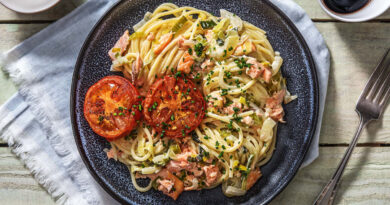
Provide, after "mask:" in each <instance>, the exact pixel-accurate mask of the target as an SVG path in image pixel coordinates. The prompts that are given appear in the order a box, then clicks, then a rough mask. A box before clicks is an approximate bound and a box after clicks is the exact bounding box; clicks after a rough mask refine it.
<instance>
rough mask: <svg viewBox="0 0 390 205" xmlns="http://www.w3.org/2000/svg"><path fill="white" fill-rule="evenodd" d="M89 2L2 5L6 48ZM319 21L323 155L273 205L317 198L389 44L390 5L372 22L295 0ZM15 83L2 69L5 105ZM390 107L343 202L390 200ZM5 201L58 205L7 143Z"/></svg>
mask: <svg viewBox="0 0 390 205" xmlns="http://www.w3.org/2000/svg"><path fill="white" fill-rule="evenodd" d="M81 2H83V0H73V1H62V2H61V3H60V4H59V5H57V6H55V7H54V8H52V9H50V10H48V11H46V12H43V13H40V14H35V15H23V14H16V13H14V12H12V11H9V10H7V9H6V8H4V7H3V6H1V5H0V52H4V51H6V50H8V49H10V48H11V47H13V46H15V45H17V44H18V43H20V42H22V41H23V40H24V39H26V38H28V37H29V36H31V35H33V34H34V33H37V32H38V31H40V30H41V29H43V28H45V27H46V26H47V25H49V24H50V23H52V22H54V21H55V20H57V19H59V18H61V17H62V16H64V15H66V14H67V13H69V12H70V11H72V10H73V9H74V8H76V7H77V6H78V5H80V4H81ZM296 2H297V3H298V4H299V5H301V6H302V7H303V8H304V9H305V10H306V11H307V13H308V14H309V16H310V17H311V18H312V20H313V21H314V22H315V25H316V26H317V28H318V29H319V30H320V32H321V33H322V35H323V36H324V38H325V40H326V42H327V44H328V47H329V49H330V52H331V70H330V76H329V86H328V93H327V100H326V105H325V113H324V119H323V124H322V130H321V138H320V157H319V158H318V159H317V160H316V161H315V162H314V163H313V164H311V165H309V166H308V167H305V168H303V169H301V170H300V171H299V173H298V174H297V175H296V177H295V178H294V179H293V181H292V182H291V183H290V184H289V185H288V187H287V188H286V189H285V190H284V191H283V192H282V193H281V194H280V195H279V196H277V197H276V199H275V200H274V201H273V203H272V204H310V203H311V202H313V200H314V199H315V198H316V196H317V194H318V193H319V192H320V190H321V189H322V187H323V186H324V184H325V183H326V182H327V180H328V179H329V178H330V177H331V175H332V173H333V171H334V170H335V168H336V166H337V164H338V162H339V160H340V159H341V157H342V155H343V154H344V151H345V149H346V147H347V146H348V143H349V142H350V140H351V138H352V135H353V134H354V132H355V130H356V127H357V125H358V117H357V115H356V113H355V111H354V107H355V102H356V100H357V98H358V96H359V94H360V92H361V90H362V89H363V87H364V85H365V82H366V81H367V79H368V77H369V75H370V74H371V72H372V71H373V69H374V66H375V65H376V64H377V62H378V60H379V58H380V56H381V55H382V54H383V53H384V52H385V50H386V49H387V48H389V47H390V11H387V12H386V13H385V14H383V15H382V16H380V17H378V18H377V19H375V20H372V21H370V22H366V23H342V22H338V21H336V20H334V19H331V18H330V17H329V16H327V15H326V14H325V13H324V12H323V11H322V10H321V8H320V6H319V5H318V3H317V1H314V0H296ZM16 90H17V89H16V87H15V86H14V85H13V84H12V83H11V81H10V80H9V79H8V78H7V76H6V74H4V73H2V72H0V105H1V104H2V103H4V102H5V101H6V100H7V99H8V98H10V97H11V96H12V95H13V94H14V93H15V92H16ZM389 155H390V109H387V111H386V112H385V114H384V116H383V118H382V120H380V121H378V122H374V123H372V124H370V125H369V127H368V129H366V130H365V131H364V133H363V135H362V136H361V138H360V141H359V144H358V147H357V148H356V149H355V151H354V154H353V156H352V158H351V160H350V163H349V165H348V167H347V168H346V171H345V174H344V176H343V180H342V184H341V187H340V190H339V192H338V195H337V199H336V203H337V204H368V203H371V204H388V203H389V201H390V158H389V157H388V156H389ZM0 199H1V204H21V205H22V204H23V205H25V204H40V205H43V204H54V201H53V199H52V198H51V197H50V196H49V195H48V194H47V192H46V191H45V190H44V189H43V188H42V187H41V186H40V185H39V183H38V182H37V181H36V180H35V179H34V178H33V176H32V174H30V171H29V170H28V169H26V168H25V167H24V166H23V163H22V162H21V161H20V160H19V159H18V158H17V157H16V156H15V155H14V154H12V153H11V149H10V148H9V147H8V146H7V144H6V143H4V142H0Z"/></svg>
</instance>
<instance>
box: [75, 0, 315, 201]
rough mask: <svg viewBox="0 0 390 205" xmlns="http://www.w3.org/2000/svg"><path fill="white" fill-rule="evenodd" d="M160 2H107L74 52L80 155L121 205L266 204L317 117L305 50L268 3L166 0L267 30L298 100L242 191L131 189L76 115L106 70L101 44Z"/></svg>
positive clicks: (292, 167) (296, 161)
mask: <svg viewBox="0 0 390 205" xmlns="http://www.w3.org/2000/svg"><path fill="white" fill-rule="evenodd" d="M163 2H164V1H160V0H152V1H142V0H132V1H120V2H119V3H117V4H116V5H114V6H113V7H112V8H111V9H110V10H109V11H108V12H107V13H106V14H105V15H104V16H103V17H102V19H100V21H99V22H98V23H97V24H96V26H95V27H94V29H93V30H92V32H91V33H90V35H89V37H88V38H87V40H86V41H85V43H84V46H83V47H82V49H81V52H80V54H79V57H78V60H77V63H76V67H75V71H74V75H73V84H72V91H71V92H72V93H71V106H70V107H71V118H72V125H73V131H74V136H75V140H76V143H77V146H78V148H79V151H80V155H81V157H82V159H83V160H84V162H85V164H86V166H87V167H88V169H89V171H90V172H91V174H92V176H94V178H95V179H96V181H97V182H98V183H99V184H100V185H101V186H102V187H103V188H104V189H105V190H106V191H107V192H108V193H110V194H111V195H112V196H113V197H114V198H115V199H117V200H118V201H119V202H121V203H124V204H236V203H243V204H263V203H268V202H270V201H271V200H272V199H273V198H274V197H275V196H276V195H277V194H278V193H280V192H281V191H282V189H283V188H284V187H285V186H286V185H287V184H288V183H289V182H290V181H291V179H292V178H293V177H294V175H295V173H296V172H297V171H298V168H299V166H300V165H301V163H302V160H303V159H304V157H305V154H306V151H307V150H308V148H309V146H310V141H311V138H312V137H313V134H314V131H315V127H316V126H315V125H316V122H317V116H318V96H319V95H318V83H317V76H316V69H315V65H314V63H313V59H312V57H311V54H310V51H309V49H308V47H307V45H306V43H305V41H304V40H303V38H302V36H301V35H300V33H299V32H298V30H297V29H296V28H295V26H294V25H293V24H292V23H291V21H290V20H289V19H288V18H287V17H286V16H285V15H284V14H283V13H282V12H281V11H280V10H279V9H277V8H276V7H275V6H274V5H272V4H271V3H270V2H268V1H252V0H251V1H249V0H247V1H227V0H201V1H189V0H184V1H178V0H174V1H170V2H172V3H175V4H177V5H179V6H192V7H196V8H198V9H202V10H206V11H208V12H210V13H212V14H214V15H216V16H219V9H222V8H223V9H226V10H229V11H231V12H233V13H235V14H237V15H239V16H240V17H241V18H242V19H243V20H245V21H248V22H250V23H252V24H254V25H255V26H257V27H259V28H262V29H264V30H265V31H267V36H268V39H269V41H270V42H271V44H272V46H273V48H274V49H275V50H276V51H280V53H281V56H282V57H283V59H284V63H283V67H282V73H283V75H284V76H285V77H286V78H287V86H288V90H289V91H290V92H291V93H292V94H296V95H298V99H297V100H295V101H293V102H291V103H290V104H288V105H286V106H284V107H285V110H286V116H285V119H286V121H287V123H286V124H279V126H278V133H277V143H276V150H275V152H274V154H273V157H272V159H271V160H270V161H269V162H268V163H267V164H266V165H265V166H263V167H261V171H262V174H263V176H262V177H261V178H260V180H259V181H258V182H257V183H256V185H255V186H253V187H252V189H250V190H249V191H248V192H247V194H246V195H244V196H241V197H233V198H228V197H226V196H224V195H223V193H222V191H221V187H220V186H218V187H217V188H214V189H211V190H202V191H191V192H184V193H183V194H182V195H181V196H180V197H179V198H178V200H177V201H173V200H172V199H171V198H169V197H167V196H165V195H164V194H162V193H161V192H159V191H155V190H151V191H148V192H146V193H141V192H138V191H137V190H135V188H134V186H133V184H132V183H131V179H130V174H129V171H128V169H127V168H126V166H125V165H123V164H121V163H119V162H115V161H114V160H107V157H106V154H105V153H104V152H103V149H104V148H108V147H109V143H108V142H107V141H106V140H104V139H103V138H102V137H99V136H98V135H96V134H95V133H94V132H93V131H92V130H91V129H90V127H89V126H88V123H87V122H86V120H85V119H84V116H83V104H84V97H85V93H86V92H87V89H88V88H89V87H90V86H91V85H92V84H94V83H95V82H97V81H98V80H99V79H101V78H103V77H104V76H107V75H113V73H111V72H110V71H109V68H110V64H111V61H110V59H109V57H108V55H107V52H108V50H109V49H110V48H111V47H112V46H113V45H114V43H115V42H116V40H117V39H118V38H119V37H120V36H121V35H122V33H123V32H124V31H125V30H126V29H130V30H131V31H132V29H131V28H132V26H133V25H134V24H136V23H137V22H138V21H140V20H141V19H142V18H143V15H144V14H145V13H146V12H147V11H153V10H154V9H155V8H156V7H157V6H158V5H160V4H161V3H163Z"/></svg>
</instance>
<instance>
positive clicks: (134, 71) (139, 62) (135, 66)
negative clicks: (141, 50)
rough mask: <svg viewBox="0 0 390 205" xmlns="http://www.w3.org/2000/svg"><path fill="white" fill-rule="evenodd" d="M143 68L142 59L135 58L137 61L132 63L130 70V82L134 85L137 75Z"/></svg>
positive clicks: (139, 57)
mask: <svg viewBox="0 0 390 205" xmlns="http://www.w3.org/2000/svg"><path fill="white" fill-rule="evenodd" d="M142 66H143V62H142V58H141V56H140V55H138V56H137V59H136V60H135V61H133V64H132V68H131V82H132V83H133V84H135V82H136V79H137V77H138V74H139V73H140V72H141V69H142Z"/></svg>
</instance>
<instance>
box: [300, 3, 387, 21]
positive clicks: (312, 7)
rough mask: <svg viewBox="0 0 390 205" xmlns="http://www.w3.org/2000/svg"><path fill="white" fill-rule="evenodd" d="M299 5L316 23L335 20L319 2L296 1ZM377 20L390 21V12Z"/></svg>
mask: <svg viewBox="0 0 390 205" xmlns="http://www.w3.org/2000/svg"><path fill="white" fill-rule="evenodd" d="M294 1H295V2H296V3H297V4H298V5H300V6H301V7H302V8H303V9H304V10H305V11H306V13H307V14H308V15H309V17H310V18H311V19H313V20H314V21H327V20H334V19H332V17H330V16H329V15H328V14H326V13H325V11H324V10H322V8H321V6H320V5H319V3H318V0H294ZM376 20H390V10H387V11H386V12H385V13H383V14H382V15H380V16H378V17H377V18H376Z"/></svg>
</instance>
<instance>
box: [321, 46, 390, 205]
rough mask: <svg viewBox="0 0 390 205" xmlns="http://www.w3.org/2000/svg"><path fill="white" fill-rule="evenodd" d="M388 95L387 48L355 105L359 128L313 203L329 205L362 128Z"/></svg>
mask: <svg viewBox="0 0 390 205" xmlns="http://www.w3.org/2000/svg"><path fill="white" fill-rule="evenodd" d="M389 97H390V49H388V50H387V51H386V53H385V55H384V57H383V58H382V60H381V62H380V63H379V64H378V66H377V67H376V68H375V71H374V72H373V73H372V74H371V77H370V79H369V80H368V82H367V85H366V87H365V88H364V90H363V92H362V94H361V95H360V97H359V100H358V102H357V105H356V112H357V113H358V114H359V117H360V124H359V128H358V129H357V131H356V134H355V136H354V137H353V139H352V142H351V144H350V145H349V147H348V149H347V151H346V152H345V154H344V157H343V159H342V160H341V162H340V164H339V166H338V167H337V170H336V172H335V173H334V174H333V176H332V178H331V179H330V181H329V182H328V184H327V185H326V186H325V187H324V189H323V190H322V191H321V193H320V194H319V195H318V197H317V199H316V201H315V202H314V204H315V205H331V204H333V200H334V198H335V195H336V191H337V188H338V186H339V183H340V179H341V176H342V175H343V172H344V169H345V167H346V166H347V163H348V160H349V158H350V157H351V154H352V151H353V149H354V148H355V146H356V144H357V141H358V139H359V136H360V133H361V131H362V129H363V128H364V127H365V126H366V125H367V124H368V123H369V122H370V121H372V120H377V119H378V118H379V117H380V116H381V115H382V114H383V112H384V108H385V106H386V104H387V101H388V100H389Z"/></svg>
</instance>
